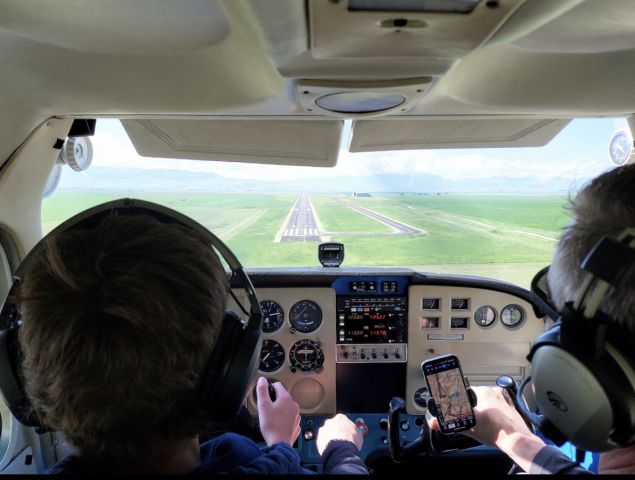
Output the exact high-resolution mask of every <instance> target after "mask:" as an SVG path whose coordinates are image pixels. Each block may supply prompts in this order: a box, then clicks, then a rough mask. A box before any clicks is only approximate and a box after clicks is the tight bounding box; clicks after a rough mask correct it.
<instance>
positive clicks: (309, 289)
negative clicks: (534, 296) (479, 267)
mask: <svg viewBox="0 0 635 480" xmlns="http://www.w3.org/2000/svg"><path fill="white" fill-rule="evenodd" d="M267 278H268V279H271V276H268V277H267ZM252 279H253V275H252ZM265 280H266V279H263V280H262V281H258V279H257V280H256V282H255V285H256V291H257V294H258V297H259V299H260V301H261V307H262V310H263V315H264V320H263V331H264V334H263V345H262V350H261V355H260V365H259V369H258V375H259V376H260V375H262V376H265V377H268V378H272V379H275V380H276V381H280V382H282V384H283V385H284V386H285V387H286V388H287V389H288V390H289V391H290V392H291V395H292V396H293V398H294V399H295V400H296V401H297V402H298V403H299V405H300V408H301V413H302V414H304V415H326V416H328V415H333V414H335V413H360V414H362V413H366V414H368V413H376V414H381V413H385V412H387V408H388V401H389V400H390V398H391V397H392V396H401V397H403V398H404V399H405V400H406V405H407V407H406V410H407V412H408V414H411V415H423V414H425V405H424V404H423V403H422V400H421V397H422V387H423V386H424V385H425V381H424V378H423V374H422V373H421V362H423V361H424V360H426V359H428V358H431V357H435V356H437V355H443V354H447V353H454V354H456V355H458V356H459V358H460V359H461V364H462V366H463V369H464V372H465V374H466V375H467V376H468V378H469V380H470V382H471V383H472V385H481V384H490V385H492V384H494V383H495V380H496V378H497V377H498V376H499V375H501V374H508V375H512V376H513V377H515V378H516V379H521V378H523V377H524V376H525V375H526V373H527V371H526V370H527V368H528V362H527V360H526V358H525V357H526V355H527V353H528V352H529V349H530V346H531V342H532V341H533V340H534V339H535V338H536V337H537V336H538V335H539V334H540V332H541V331H542V329H543V322H542V320H541V319H539V318H538V317H536V314H535V313H534V310H533V307H532V305H531V304H530V303H529V302H528V301H527V300H525V299H524V298H522V295H520V294H518V295H517V294H515V293H514V290H513V288H512V289H510V290H511V292H510V291H500V290H497V289H495V288H487V287H488V285H484V286H483V287H479V286H462V285H453V284H447V285H440V284H431V285H427V284H417V283H416V282H413V281H411V279H410V278H409V277H408V276H398V277H397V276H396V277H384V276H379V275H377V276H363V277H359V276H347V275H345V274H344V275H341V276H337V277H334V278H330V279H328V284H327V285H325V286H316V285H315V282H313V285H311V286H302V285H301V284H298V283H299V282H294V283H296V284H298V286H293V287H289V286H281V287H269V286H265V285H262V283H264V281H265ZM272 283H275V282H272ZM324 283H326V282H324ZM498 285H500V284H498ZM514 288H515V287H514ZM517 290H518V291H519V292H525V291H522V290H521V289H517ZM236 293H237V294H240V292H239V291H238V290H236ZM525 293H526V292H525ZM246 405H247V408H248V409H249V411H250V412H251V413H254V414H255V413H256V411H257V409H256V402H255V397H254V396H253V395H249V396H248V399H247V401H246Z"/></svg>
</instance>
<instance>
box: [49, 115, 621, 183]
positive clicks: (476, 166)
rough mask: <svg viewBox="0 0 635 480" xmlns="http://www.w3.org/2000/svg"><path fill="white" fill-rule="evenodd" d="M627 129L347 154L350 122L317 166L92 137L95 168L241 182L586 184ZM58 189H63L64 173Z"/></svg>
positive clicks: (102, 124)
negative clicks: (167, 153)
mask: <svg viewBox="0 0 635 480" xmlns="http://www.w3.org/2000/svg"><path fill="white" fill-rule="evenodd" d="M623 129H627V123H626V120H625V119H577V120H573V121H572V122H571V123H570V124H569V125H567V126H566V127H565V128H564V129H563V130H562V131H561V132H560V133H559V134H558V135H557V136H556V137H555V138H554V139H553V140H552V141H551V142H550V143H549V144H547V145H546V146H544V147H532V148H495V149H494V148H485V149H454V150H452V149H449V150H407V151H388V152H375V153H349V152H348V151H347V150H346V148H345V146H346V144H347V143H348V134H349V132H350V125H349V124H348V122H347V125H346V127H345V130H344V136H343V139H342V147H343V148H341V149H340V153H339V158H338V162H337V165H336V166H335V167H332V168H319V167H293V166H281V165H259V164H248V163H236V162H212V161H201V160H175V159H161V158H148V157H141V156H139V155H137V153H136V151H135V149H134V147H133V146H132V143H131V142H130V140H129V139H128V136H127V135H126V132H125V130H124V129H123V127H122V126H121V123H120V122H119V121H118V120H115V119H100V120H98V122H97V128H96V134H95V136H94V137H92V142H93V148H94V157H93V163H92V165H94V166H102V167H121V168H143V169H169V170H187V171H196V172H211V173H215V174H217V175H222V176H226V177H232V178H238V179H253V180H266V181H292V180H294V179H311V178H329V177H335V176H348V175H352V176H368V175H375V174H378V173H398V174H406V175H410V174H420V173H428V174H434V175H439V176H442V177H444V178H447V179H452V180H458V179H474V180H478V179H484V178H493V177H508V178H521V177H533V178H538V179H540V180H548V179H550V178H554V177H562V178H570V179H573V180H576V181H585V180H588V179H590V178H592V177H594V176H596V175H599V174H600V173H602V172H603V171H605V170H607V169H609V168H611V167H612V164H611V163H610V161H609V157H608V142H609V139H610V137H611V136H612V134H613V133H614V132H615V131H617V130H623ZM64 170H67V169H66V168H65V169H64ZM60 188H64V175H63V176H62V182H61V184H60Z"/></svg>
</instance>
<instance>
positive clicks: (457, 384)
mask: <svg viewBox="0 0 635 480" xmlns="http://www.w3.org/2000/svg"><path fill="white" fill-rule="evenodd" d="M421 370H422V371H423V376H424V377H425V379H426V383H427V384H428V390H429V391H430V395H432V398H433V399H434V401H435V404H436V406H437V419H438V420H439V427H440V429H441V433H445V434H448V433H456V432H462V431H463V430H469V429H470V428H472V427H473V426H474V425H476V417H475V416H474V410H472V405H471V404H470V399H469V398H468V396H467V388H466V386H465V377H464V376H463V370H461V364H460V363H459V358H458V357H457V356H456V355H443V356H440V357H436V358H433V359H430V360H426V361H425V362H423V363H422V364H421Z"/></svg>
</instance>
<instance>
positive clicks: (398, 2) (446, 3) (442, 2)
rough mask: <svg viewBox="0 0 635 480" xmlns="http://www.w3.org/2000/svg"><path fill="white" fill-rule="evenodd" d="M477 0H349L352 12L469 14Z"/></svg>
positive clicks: (349, 7)
mask: <svg viewBox="0 0 635 480" xmlns="http://www.w3.org/2000/svg"><path fill="white" fill-rule="evenodd" d="M478 2H479V0H349V1H348V9H349V10H350V11H352V12H443V13H470V12H471V11H472V10H474V7H475V6H476V4H477V3H478Z"/></svg>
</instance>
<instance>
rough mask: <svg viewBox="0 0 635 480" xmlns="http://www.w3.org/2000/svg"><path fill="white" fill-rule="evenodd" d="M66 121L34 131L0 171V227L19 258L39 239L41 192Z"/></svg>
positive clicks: (52, 121) (68, 124) (65, 131)
mask: <svg viewBox="0 0 635 480" xmlns="http://www.w3.org/2000/svg"><path fill="white" fill-rule="evenodd" d="M72 123H73V122H72V120H70V119H50V120H47V121H46V122H44V123H43V124H42V125H40V126H39V127H38V129H37V130H35V132H33V134H32V135H31V136H30V137H29V138H28V139H27V141H26V142H24V144H23V145H22V146H21V147H20V148H19V149H18V150H17V151H16V152H15V153H14V154H13V156H12V157H11V158H10V159H9V161H8V162H7V164H6V165H5V166H4V168H3V169H2V170H1V171H0V225H1V226H2V227H3V229H5V230H6V231H7V232H8V233H9V234H10V235H11V237H12V238H13V239H14V240H15V243H16V246H17V248H18V250H19V253H20V256H21V257H22V258H24V255H25V254H26V253H27V252H28V251H29V250H30V249H31V248H32V247H33V246H34V245H35V244H36V243H37V242H38V241H39V240H40V239H41V238H42V221H41V215H40V212H41V208H42V192H43V191H44V186H45V185H46V181H47V180H48V177H49V174H50V172H51V168H52V167H53V165H54V164H55V161H56V160H57V157H58V156H59V153H60V151H59V150H58V149H55V148H53V146H54V145H55V143H56V142H57V139H58V138H60V139H66V135H67V134H68V131H69V130H70V128H71V124H72Z"/></svg>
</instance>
